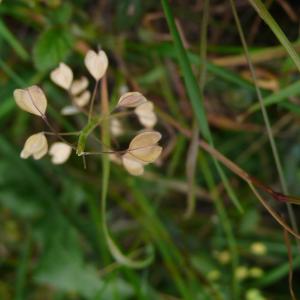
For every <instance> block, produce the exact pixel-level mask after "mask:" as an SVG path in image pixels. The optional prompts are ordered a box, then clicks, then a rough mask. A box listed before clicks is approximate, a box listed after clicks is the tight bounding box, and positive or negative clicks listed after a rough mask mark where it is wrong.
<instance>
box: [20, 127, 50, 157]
mask: <svg viewBox="0 0 300 300" xmlns="http://www.w3.org/2000/svg"><path fill="white" fill-rule="evenodd" d="M47 151H48V142H47V139H46V137H45V135H44V134H43V133H42V132H40V133H36V134H33V135H31V136H30V137H29V138H28V139H27V140H26V142H25V144H24V147H23V150H22V152H21V154H20V157H21V158H24V159H26V158H28V157H29V156H33V158H34V159H40V158H42V157H43V156H44V155H45V154H46V153H47Z"/></svg>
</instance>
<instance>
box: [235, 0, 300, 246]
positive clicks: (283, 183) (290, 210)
mask: <svg viewBox="0 0 300 300" xmlns="http://www.w3.org/2000/svg"><path fill="white" fill-rule="evenodd" d="M254 1H255V2H257V3H259V1H257V0H254ZM230 3H231V8H232V12H233V16H234V19H235V22H236V26H237V28H238V31H239V35H240V38H241V42H242V44H243V48H244V51H245V55H246V58H247V61H248V64H249V68H250V72H251V76H252V78H253V82H254V86H255V90H256V94H257V97H258V100H259V104H260V109H261V112H262V115H263V119H264V123H265V126H266V129H267V135H268V138H269V142H270V146H271V149H272V153H273V157H274V160H275V165H276V169H277V173H278V176H279V180H280V184H281V188H282V191H283V193H284V194H288V193H289V192H288V188H287V184H286V181H285V178H284V175H283V168H282V164H281V161H280V158H279V154H278V150H277V146H276V143H275V139H274V136H273V133H272V128H271V124H270V120H269V116H268V113H267V109H266V107H265V104H264V100H263V97H262V94H261V91H260V89H259V87H258V84H257V76H256V72H255V68H254V66H253V63H252V60H251V57H250V54H249V50H248V46H247V42H246V39H245V35H244V32H243V29H242V25H241V23H240V20H239V16H238V14H237V10H236V7H235V3H234V1H233V0H230ZM299 66H300V65H299ZM286 206H287V210H288V214H289V218H290V221H291V224H292V228H293V230H294V231H295V232H296V233H298V225H297V221H296V217H295V214H294V211H293V207H292V205H291V204H289V203H287V204H286ZM297 244H298V247H299V250H300V242H299V241H298V240H297Z"/></svg>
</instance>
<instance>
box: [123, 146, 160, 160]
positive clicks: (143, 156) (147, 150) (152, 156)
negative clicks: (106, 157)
mask: <svg viewBox="0 0 300 300" xmlns="http://www.w3.org/2000/svg"><path fill="white" fill-rule="evenodd" d="M161 151H162V147H160V146H156V145H154V146H146V147H141V148H137V149H134V150H128V153H130V154H131V155H132V156H133V157H135V158H136V159H138V160H139V161H140V162H141V163H143V164H149V163H152V162H154V161H156V160H157V158H158V157H159V156H160V154H161Z"/></svg>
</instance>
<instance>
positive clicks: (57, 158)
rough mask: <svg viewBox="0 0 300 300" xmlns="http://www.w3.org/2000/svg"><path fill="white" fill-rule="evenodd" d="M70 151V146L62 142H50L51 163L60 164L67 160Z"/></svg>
mask: <svg viewBox="0 0 300 300" xmlns="http://www.w3.org/2000/svg"><path fill="white" fill-rule="evenodd" d="M71 152H72V148H71V147H70V146H69V145H67V144H65V143H62V142H56V143H54V144H52V146H51V147H50V150H49V154H50V155H51V156H52V158H51V161H52V163H53V164H56V165H60V164H63V163H64V162H66V161H67V160H68V158H69V157H70V155H71Z"/></svg>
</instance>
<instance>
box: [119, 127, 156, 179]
mask: <svg viewBox="0 0 300 300" xmlns="http://www.w3.org/2000/svg"><path fill="white" fill-rule="evenodd" d="M160 139H161V134H160V133H159V132H157V131H148V132H142V133H140V134H138V135H137V136H135V137H134V138H133V139H132V141H131V142H130V144H129V147H128V150H127V153H126V154H124V155H123V156H122V162H123V165H124V167H125V169H126V170H127V171H128V172H129V173H130V174H132V175H135V176H138V175H142V174H143V172H144V165H147V164H149V163H152V162H154V161H155V160H156V159H157V158H158V157H159V155H160V154H161V151H162V147H160V146H158V145H157V142H158V141H159V140H160Z"/></svg>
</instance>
